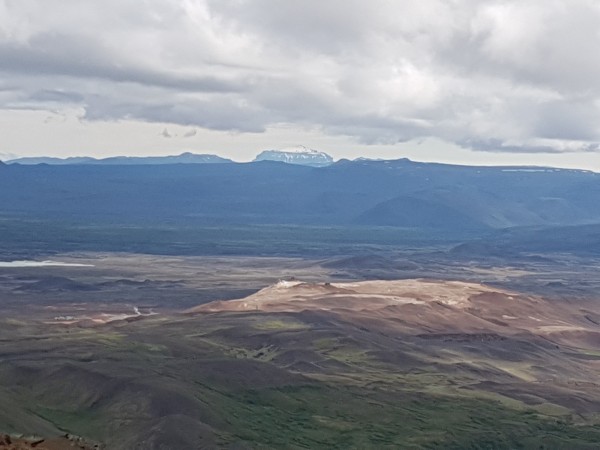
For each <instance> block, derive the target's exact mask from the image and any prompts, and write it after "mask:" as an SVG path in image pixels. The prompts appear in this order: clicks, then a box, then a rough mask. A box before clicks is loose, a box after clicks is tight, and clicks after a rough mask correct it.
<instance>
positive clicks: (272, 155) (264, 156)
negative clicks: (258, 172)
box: [254, 145, 333, 167]
mask: <svg viewBox="0 0 600 450" xmlns="http://www.w3.org/2000/svg"><path fill="white" fill-rule="evenodd" d="M254 161H280V162H285V163H288V164H301V165H304V166H313V167H322V166H328V165H330V164H333V158H332V157H331V156H329V155H328V154H327V153H325V152H320V151H318V150H313V149H311V148H307V147H305V146H303V145H298V146H296V147H287V148H282V149H280V150H264V151H262V152H261V153H260V154H259V155H258V156H257V157H256V158H254Z"/></svg>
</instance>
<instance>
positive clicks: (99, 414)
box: [0, 280, 600, 449]
mask: <svg viewBox="0 0 600 450" xmlns="http://www.w3.org/2000/svg"><path fill="white" fill-rule="evenodd" d="M599 324H600V310H598V305H597V302H591V301H590V302H584V301H579V302H578V303H577V304H571V303H569V302H562V303H560V304H559V303H556V302H555V301H550V300H546V299H544V298H542V297H539V296H527V295H522V294H519V293H517V292H512V291H509V290H504V289H498V288H492V287H489V286H485V285H481V284H478V283H463V282H451V281H426V280H403V281H370V282H355V283H354V282H353V283H302V282H299V281H291V282H280V283H278V284H275V285H273V286H270V287H267V288H265V289H263V290H261V291H259V292H257V293H255V294H252V295H250V296H249V297H245V298H242V299H240V300H232V301H228V302H211V303H207V304H204V305H200V306H198V307H194V308H192V309H190V310H188V311H187V312H186V313H185V314H179V315H155V316H147V317H129V318H127V319H125V320H116V321H113V322H110V323H108V324H104V325H98V326H91V325H90V324H89V323H88V322H81V323H78V322H77V321H76V320H75V321H72V320H71V321H69V322H68V323H52V324H50V323H42V322H39V321H36V320H33V319H32V318H29V319H27V320H25V319H20V320H15V319H3V323H2V327H0V354H1V355H2V365H0V401H1V402H2V404H3V405H8V406H9V407H6V408H3V409H2V410H1V411H0V428H1V429H2V430H4V431H5V432H17V433H23V432H27V433H31V434H38V435H43V436H52V435H58V434H61V433H64V430H66V431H69V432H71V433H74V434H77V435H80V436H83V437H85V438H88V439H91V440H98V441H101V442H103V443H105V445H106V448H110V449H159V448H181V449H184V448H214V447H221V448H283V447H285V448H344V449H347V448H440V449H441V448H443V449H448V448H456V449H464V448H535V449H539V448H553V449H554V448H564V449H579V448H581V449H584V448H589V449H593V448H597V442H599V441H600V425H599V423H600V422H599V418H600V415H599V413H600V389H599V386H598V385H599V383H600V380H599V379H598V370H599V369H600V354H598V347H599V345H600V325H599Z"/></svg>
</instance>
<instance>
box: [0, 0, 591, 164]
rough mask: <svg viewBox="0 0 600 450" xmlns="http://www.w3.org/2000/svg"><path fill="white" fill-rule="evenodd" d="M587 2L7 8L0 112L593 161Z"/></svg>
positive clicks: (1, 39) (192, 2) (45, 4)
mask: <svg viewBox="0 0 600 450" xmlns="http://www.w3.org/2000/svg"><path fill="white" fill-rule="evenodd" d="M599 29H600V3H598V2H597V1H595V0H545V1H541V0H520V1H517V0H496V1H495V0H490V1H486V2H481V1H477V0H454V1H452V2H448V1H445V0H421V1H419V2H397V1H393V0H375V1H372V2H365V1H362V0H360V1H359V0H327V1H323V0H319V1H317V0H305V1H303V2H282V1H280V0H236V1H222V0H170V1H169V0H147V1H145V2H138V1H133V0H105V1H103V2H98V1H92V0H60V1H59V0H0V75H1V81H0V108H5V109H19V108H33V109H39V110H49V111H50V110H51V111H56V110H57V109H59V108H60V106H61V105H63V106H65V107H66V106H70V107H72V106H77V107H80V108H82V109H83V110H84V115H83V118H84V119H85V120H118V119H123V118H128V119H134V120H140V121H148V122H160V123H173V124H179V125H184V126H189V127H198V128H208V129H215V130H230V131H237V132H254V133H257V132H263V131H264V130H266V129H267V128H268V127H269V126H272V125H276V124H295V125H298V126H306V127H310V128H315V127H317V128H320V129H321V130H322V131H323V132H325V133H330V134H339V135H345V136H351V137H354V138H355V139H356V140H357V141H359V142H363V143H395V142H402V141H406V140H410V139H416V138H424V137H436V138H439V139H442V140H445V141H448V142H453V143H457V144H459V145H462V146H465V147H469V148H473V149H476V150H482V151H505V152H546V153H548V152H550V153H551V152H565V151H597V150H598V147H599V146H598V142H599V141H600V120H599V119H600V110H599V107H600V58H598V57H597V49H598V48H600V33H598V30H599Z"/></svg>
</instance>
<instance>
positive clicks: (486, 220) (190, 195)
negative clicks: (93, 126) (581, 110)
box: [0, 159, 600, 235]
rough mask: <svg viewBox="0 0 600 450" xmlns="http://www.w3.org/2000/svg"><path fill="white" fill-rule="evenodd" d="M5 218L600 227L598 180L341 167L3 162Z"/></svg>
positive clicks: (512, 171) (413, 167)
mask: <svg viewBox="0 0 600 450" xmlns="http://www.w3.org/2000/svg"><path fill="white" fill-rule="evenodd" d="M0 204H1V205H2V214H4V215H20V214H25V215H28V216H32V217H41V218H43V217H49V216H52V217H58V218H66V219H73V220H110V221H114V222H118V223H134V222H140V221H141V222H144V223H163V222H176V223H186V222H189V223H203V224H209V225H213V224H214V225H216V226H222V225H227V224H294V225H342V226H393V227H404V228H416V229H430V230H437V231H436V233H441V234H447V233H454V232H461V233H465V232H466V233H471V234H473V235H476V234H478V233H480V232H485V231H486V230H488V231H489V230H494V229H502V228H509V227H518V226H538V227H539V226H572V225H585V224H597V223H600V174H596V173H594V172H589V171H581V170H567V169H551V168H539V167H469V166H454V165H445V164H433V163H417V162H412V161H409V160H407V159H401V160H395V161H369V160H359V161H348V160H342V161H338V162H336V163H334V164H331V165H329V166H326V167H307V166H301V165H295V164H283V163H281V162H274V161H260V162H254V163H245V164H238V163H227V164H211V165H208V164H171V165H160V166H159V165H113V166H110V167H109V166H105V165H101V164H100V165H43V164H42V165H33V166H32V165H19V164H11V165H5V166H0Z"/></svg>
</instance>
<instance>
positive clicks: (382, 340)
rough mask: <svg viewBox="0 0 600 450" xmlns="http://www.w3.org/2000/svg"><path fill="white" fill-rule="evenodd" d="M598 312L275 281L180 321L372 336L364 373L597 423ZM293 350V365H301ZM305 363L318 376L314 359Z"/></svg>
mask: <svg viewBox="0 0 600 450" xmlns="http://www.w3.org/2000/svg"><path fill="white" fill-rule="evenodd" d="M594 308H596V309H594ZM597 309H598V308H597V307H596V306H595V305H594V304H593V303H586V304H585V305H582V304H581V303H576V304H575V303H574V304H572V303H569V302H560V303H559V302H557V301H550V300H546V299H544V298H542V297H539V296H528V295H523V294H519V293H516V292H511V291H508V290H503V289H498V288H495V287H491V286H486V285H482V284H477V283H465V282H458V281H435V280H421V279H416V280H398V281H365V282H355V283H324V284H315V283H302V282H298V281H281V282H279V283H277V284H275V285H273V286H270V287H267V288H265V289H262V290H261V291H259V292H257V293H256V294H254V295H251V296H249V297H246V298H244V299H240V300H233V301H225V302H221V301H217V302H212V303H208V304H204V305H201V306H198V307H196V308H193V309H191V310H189V311H188V312H189V313H216V314H222V313H226V312H229V313H231V312H235V313H237V314H239V313H241V312H248V313H252V314H253V315H254V314H277V313H278V314H286V315H292V316H296V317H298V318H302V319H303V320H315V317H320V318H321V320H323V319H324V318H325V317H326V318H328V320H330V321H331V320H334V321H335V324H336V325H335V326H336V327H337V328H338V330H341V332H342V333H345V334H346V336H347V338H346V340H347V341H348V342H353V341H354V342H356V341H357V340H360V339H363V338H364V336H366V333H371V334H370V335H369V337H368V339H369V343H368V344H367V343H366V342H361V343H360V351H361V352H362V355H363V356H362V357H364V358H365V365H364V366H366V365H367V363H366V361H368V360H371V361H373V360H377V361H379V363H382V362H383V363H385V364H386V365H389V366H390V367H388V369H389V368H391V367H393V366H396V367H400V368H401V369H402V370H407V369H408V370H412V371H413V372H416V373H420V372H422V371H431V370H432V369H433V370H434V371H435V372H436V373H440V374H445V375H444V376H448V377H451V378H453V381H452V382H451V384H452V385H453V386H455V387H453V388H452V390H455V389H460V390H461V391H465V390H474V391H481V390H483V391H490V392H493V393H495V394H501V395H502V396H506V397H508V398H510V399H513V400H518V401H523V402H525V403H526V404H528V405H538V406H541V407H543V408H546V407H549V408H550V409H553V408H554V409H556V407H558V408H559V409H560V408H566V409H568V410H573V411H577V412H579V413H583V414H592V415H598V414H600V377H599V376H598V373H599V370H600V325H599V323H600V321H599V320H597V319H598V317H599V316H598V310H597ZM307 317H310V319H307ZM296 338H297V337H296ZM338 342H340V341H339V340H338ZM343 347H344V345H340V346H339V348H337V349H334V350H333V351H332V352H331V354H335V352H336V351H337V352H338V353H339V352H340V351H342V350H343ZM301 350H302V348H301V347H299V348H298V349H297V350H296V353H294V357H298V358H300V359H302V358H301V356H298V355H301V353H302V352H301ZM343 351H345V350H343ZM290 358H292V357H291V356H290ZM292 359H294V358H292ZM276 360H277V359H276ZM307 362H309V363H311V364H312V367H313V371H315V370H317V371H318V369H315V366H317V367H318V366H319V364H318V363H316V364H315V361H314V358H313V359H311V360H310V361H307ZM379 363H377V364H379ZM294 364H296V366H297V367H306V365H304V366H302V365H301V364H300V363H299V361H294ZM328 364H329V363H326V362H324V363H323V364H322V365H323V367H326V366H328ZM377 364H376V366H377ZM364 366H362V367H361V369H362V368H364ZM377 367H378V368H377V369H376V370H379V366H377ZM438 388H439V386H438ZM544 405H545V406H544Z"/></svg>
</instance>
